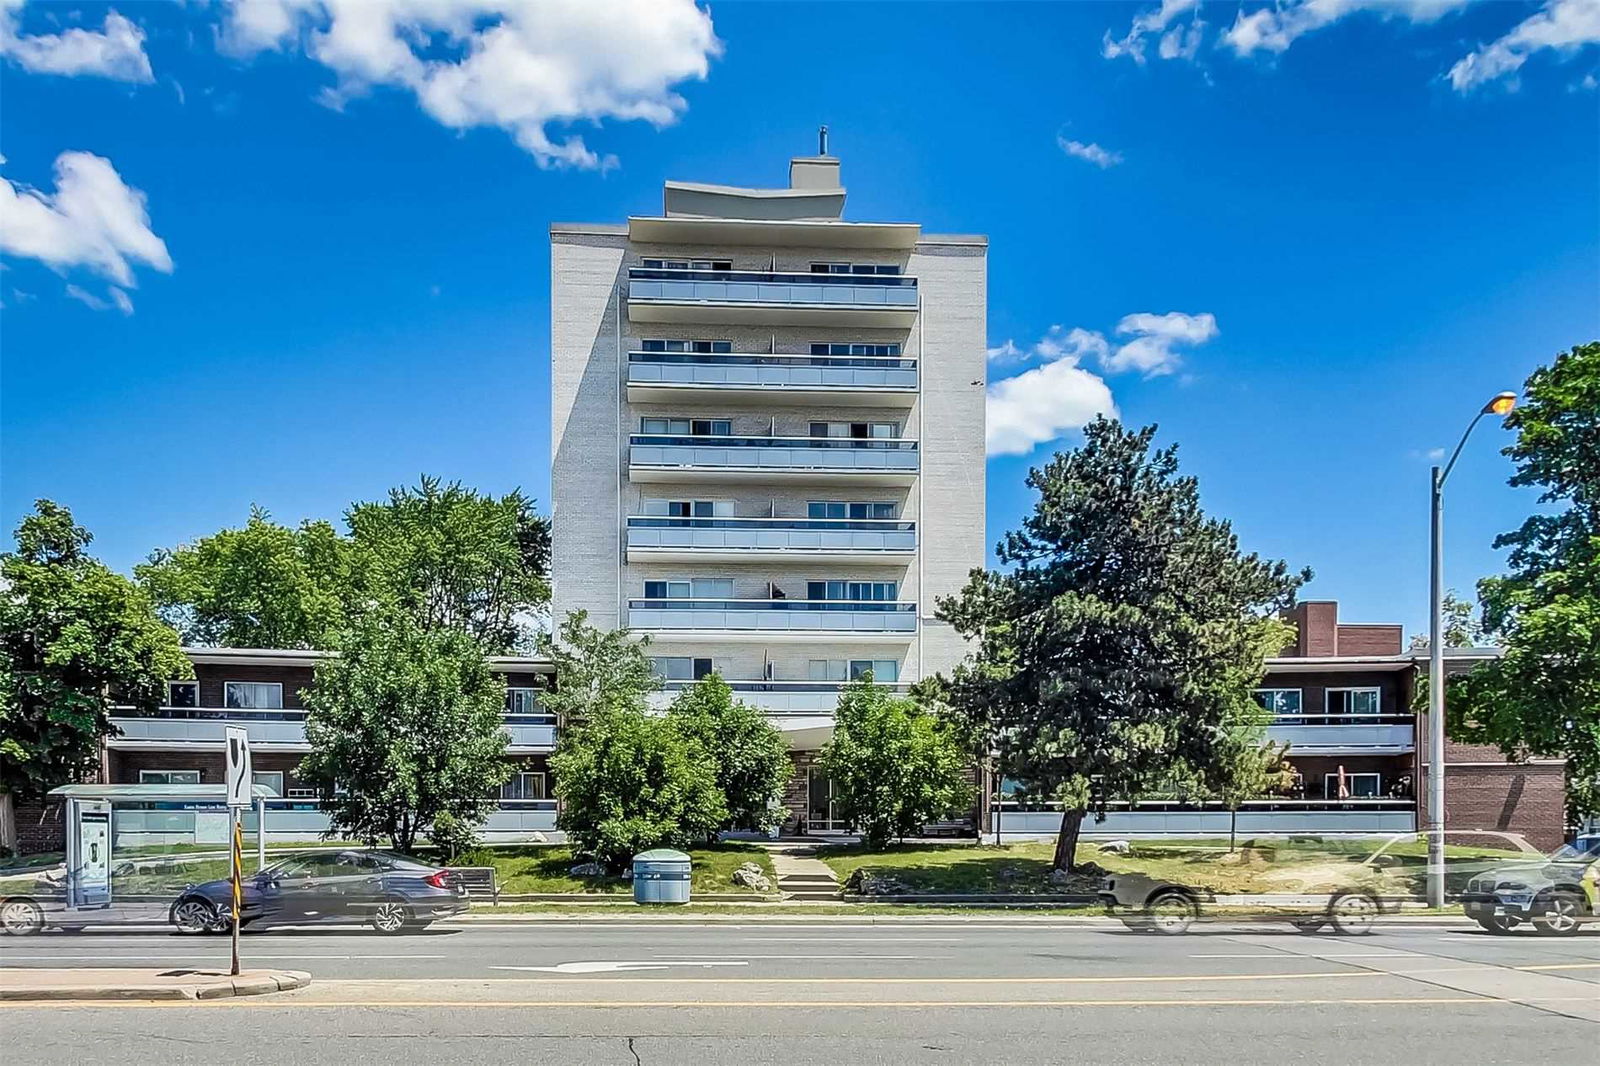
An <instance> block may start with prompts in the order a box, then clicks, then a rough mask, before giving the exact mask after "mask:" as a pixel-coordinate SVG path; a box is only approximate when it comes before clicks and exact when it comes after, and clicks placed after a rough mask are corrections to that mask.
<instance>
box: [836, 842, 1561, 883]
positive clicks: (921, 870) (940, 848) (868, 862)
mask: <svg viewBox="0 0 1600 1066" xmlns="http://www.w3.org/2000/svg"><path fill="white" fill-rule="evenodd" d="M1382 843H1383V839H1382V838H1378V839H1350V840H1329V841H1319V842H1305V843H1293V844H1291V843H1288V842H1286V841H1276V840H1274V841H1270V842H1268V841H1263V842H1260V843H1259V844H1257V843H1256V842H1253V841H1240V844H1239V848H1238V850H1236V851H1234V852H1232V853H1230V852H1229V851H1228V847H1227V841H1226V840H1166V841H1161V840H1152V841H1135V842H1134V843H1133V846H1132V849H1131V850H1130V851H1129V852H1128V853H1127V854H1125V855H1111V854H1106V853H1103V852H1101V851H1100V850H1099V847H1098V845H1096V844H1080V845H1079V846H1078V854H1077V858H1078V861H1079V862H1080V863H1085V862H1093V863H1096V864H1098V865H1099V866H1101V867H1102V868H1104V869H1105V870H1107V871H1109V872H1111V873H1137V874H1142V875H1144V876H1146V877H1149V878H1151V879H1155V880H1163V881H1174V882H1177V883H1180V884H1188V885H1194V886H1196V887H1204V888H1209V889H1211V890H1212V891H1214V892H1217V893H1219V894H1234V893H1266V892H1316V891H1331V890H1332V889H1335V888H1339V887H1342V886H1347V885H1350V884H1354V883H1367V884H1371V885H1372V886H1374V887H1375V888H1378V889H1381V890H1383V891H1385V892H1388V893H1395V894H1402V895H1403V894H1419V893H1420V892H1421V890H1422V886H1423V882H1424V880H1425V878H1426V869H1425V857H1426V844H1425V843H1422V842H1407V843H1404V844H1396V845H1393V846H1392V847H1390V848H1388V849H1387V850H1386V852H1385V855H1384V858H1383V859H1382V860H1381V863H1382V864H1381V865H1380V866H1379V867H1376V868H1374V867H1369V866H1365V865H1363V860H1365V859H1366V858H1367V857H1368V856H1370V855H1371V854H1372V853H1373V852H1375V851H1376V850H1377V849H1378V847H1379V846H1380V845H1381V844H1382ZM1054 852H1055V844H1054V842H1053V841H1051V842H1029V843H1021V844H1007V845H1004V846H1001V847H994V846H992V845H974V844H944V845H908V846H901V847H890V848H888V849H886V850H884V851H879V852H870V851H866V850H865V849H863V848H862V847H860V846H859V845H852V846H846V847H837V848H834V847H829V848H823V849H821V850H820V851H819V852H818V856H817V857H818V858H820V859H821V860H822V861H823V862H825V863H827V864H828V865H829V866H830V867H832V869H833V871H834V873H835V874H837V875H838V877H839V880H840V881H841V882H843V881H845V880H846V879H848V878H849V876H850V875H851V874H852V873H854V872H855V871H856V870H857V869H858V868H862V867H866V868H868V869H871V870H872V871H874V872H876V873H879V874H883V875H885V876H888V877H892V878H894V879H895V880H897V881H900V882H902V883H904V884H906V885H907V886H909V887H910V888H911V889H913V890H914V891H916V892H923V893H951V894H971V895H980V894H1001V893H1005V894H1017V895H1027V894H1038V893H1048V892H1075V891H1093V889H1094V880H1095V879H1094V878H1092V877H1090V878H1083V879H1081V883H1079V884H1068V885H1065V886H1055V885H1052V884H1051V883H1050V879H1049V877H1050V859H1051V856H1052V855H1053V854H1054ZM1447 857H1448V858H1449V859H1451V860H1452V868H1450V869H1449V871H1448V873H1447V880H1448V882H1449V887H1450V889H1451V890H1452V891H1459V890H1460V888H1461V887H1462V885H1463V884H1464V882H1465V881H1466V879H1467V878H1468V877H1470V876H1471V875H1472V874H1473V873H1476V872H1477V871H1479V870H1480V869H1483V868H1485V867H1488V866H1497V865H1501V864H1504V863H1505V862H1507V861H1518V860H1524V859H1529V858H1537V856H1529V855H1527V854H1524V853H1519V852H1513V851H1505V850H1500V849H1494V848H1481V847H1451V848H1449V849H1447Z"/></svg>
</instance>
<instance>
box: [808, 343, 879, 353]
mask: <svg viewBox="0 0 1600 1066" xmlns="http://www.w3.org/2000/svg"><path fill="white" fill-rule="evenodd" d="M811 354H812V355H899V354H900V346H899V345H898V344H834V343H832V342H830V341H813V342H812V343H811Z"/></svg>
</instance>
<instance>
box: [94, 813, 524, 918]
mask: <svg viewBox="0 0 1600 1066" xmlns="http://www.w3.org/2000/svg"><path fill="white" fill-rule="evenodd" d="M169 806H172V807H173V808H174V809H153V810H141V809H123V808H119V809H118V810H117V811H116V817H115V821H114V823H113V825H114V828H113V834H114V839H113V843H112V847H113V848H114V849H115V850H116V851H123V850H124V849H127V850H133V849H136V848H150V849H156V848H164V847H171V846H172V845H174V844H216V845H217V846H218V848H219V850H220V849H221V848H224V847H226V846H227V839H228V838H227V822H226V821H225V820H223V819H221V818H213V819H212V820H213V821H215V822H217V823H219V826H218V827H219V829H220V832H217V831H211V830H210V827H209V826H208V825H207V817H208V815H213V814H214V813H217V812H210V811H206V810H194V809H184V810H179V809H175V808H176V805H169ZM265 807H266V830H267V832H266V837H267V843H268V844H269V845H270V844H285V843H294V842H302V843H308V842H312V841H321V840H326V839H327V834H328V832H329V830H330V829H331V828H332V822H331V820H330V819H329V817H328V814H327V812H326V811H324V810H323V809H322V805H321V804H320V803H318V802H317V801H316V800H294V799H269V800H267V801H266V804H265ZM218 812H220V813H222V814H223V815H224V816H225V814H226V808H221V807H219V808H218ZM243 821H244V833H245V836H246V837H247V838H249V839H250V840H251V842H252V843H253V842H254V838H255V835H256V812H255V808H253V807H247V808H245V811H244V816H243ZM555 828H556V801H555V800H500V801H499V802H498V804H497V805H496V806H495V807H494V809H493V810H491V811H490V812H489V814H488V817H486V818H485V819H484V821H483V822H482V823H481V824H480V825H479V826H478V829H477V832H478V835H479V837H480V838H482V839H483V840H485V841H487V842H491V843H504V842H514V841H528V840H542V839H544V837H543V836H542V834H545V833H549V832H552V831H554V830H555ZM220 853H221V854H223V855H225V854H226V852H220ZM176 887H181V886H176ZM169 899H170V897H169Z"/></svg>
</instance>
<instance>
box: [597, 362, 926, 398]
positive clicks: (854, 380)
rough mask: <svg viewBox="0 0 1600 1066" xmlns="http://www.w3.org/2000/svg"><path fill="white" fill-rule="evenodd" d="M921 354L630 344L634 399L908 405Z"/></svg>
mask: <svg viewBox="0 0 1600 1066" xmlns="http://www.w3.org/2000/svg"><path fill="white" fill-rule="evenodd" d="M916 395H917V361H916V360H915V359H906V358H903V357H901V356H859V355H852V356H842V355H760V354H741V353H716V354H712V353H700V352H694V353H690V352H629V353H628V401H629V402H630V403H674V404H685V403H722V402H724V401H728V400H739V401H754V402H761V403H795V404H830V405H833V406H836V407H909V406H911V403H912V401H913V400H915V398H916Z"/></svg>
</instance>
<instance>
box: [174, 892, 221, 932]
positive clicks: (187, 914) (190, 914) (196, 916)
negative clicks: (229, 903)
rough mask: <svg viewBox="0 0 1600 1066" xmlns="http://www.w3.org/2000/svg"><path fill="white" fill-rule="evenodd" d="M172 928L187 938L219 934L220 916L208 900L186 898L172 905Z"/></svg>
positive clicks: (195, 897) (196, 897)
mask: <svg viewBox="0 0 1600 1066" xmlns="http://www.w3.org/2000/svg"><path fill="white" fill-rule="evenodd" d="M170 919H171V921H172V925H173V928H175V929H177V930H178V932H180V933H183V934H185V935H187V936H199V935H200V934H201V933H215V932H220V931H221V928H222V916H221V914H219V913H218V911H217V908H216V907H215V906H213V905H212V903H211V901H210V900H207V899H201V898H199V897H198V896H188V897H186V898H184V899H180V900H179V901H178V902H176V903H174V904H173V905H172V914H171V915H170Z"/></svg>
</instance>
